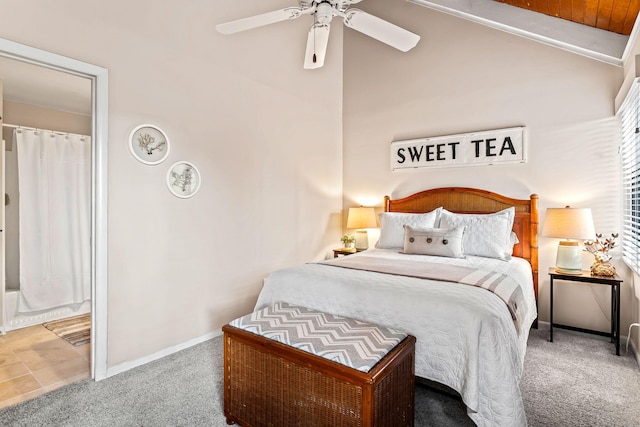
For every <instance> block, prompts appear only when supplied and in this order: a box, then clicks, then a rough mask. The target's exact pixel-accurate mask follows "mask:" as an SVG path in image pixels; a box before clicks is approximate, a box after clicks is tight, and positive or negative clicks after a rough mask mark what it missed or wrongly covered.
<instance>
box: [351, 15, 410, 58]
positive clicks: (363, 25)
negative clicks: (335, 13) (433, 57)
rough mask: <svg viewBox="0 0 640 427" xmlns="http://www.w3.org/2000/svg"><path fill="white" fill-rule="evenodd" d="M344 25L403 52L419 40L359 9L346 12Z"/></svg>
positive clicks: (407, 32)
mask: <svg viewBox="0 0 640 427" xmlns="http://www.w3.org/2000/svg"><path fill="white" fill-rule="evenodd" d="M344 24H345V25H346V26H347V27H349V28H353V29H354V30H356V31H360V32H361V33H363V34H366V35H368V36H369V37H373V38H374V39H376V40H379V41H381V42H382V43H386V44H388V45H389V46H392V47H395V48H396V49H398V50H401V51H403V52H407V51H408V50H410V49H411V48H413V47H414V46H415V45H416V44H418V41H419V40H420V36H419V35H417V34H414V33H412V32H411V31H407V30H405V29H404V28H400V27H398V26H397V25H395V24H392V23H391V22H388V21H385V20H384V19H380V18H378V17H377V16H373V15H370V14H368V13H367V12H364V11H362V10H360V9H349V10H347V11H346V12H345V14H344Z"/></svg>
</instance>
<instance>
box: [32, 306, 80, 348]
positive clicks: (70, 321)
mask: <svg viewBox="0 0 640 427" xmlns="http://www.w3.org/2000/svg"><path fill="white" fill-rule="evenodd" d="M42 326H44V327H45V328H47V329H48V330H50V331H51V332H53V333H54V334H56V335H57V336H59V337H60V338H62V339H63V340H65V341H67V342H68V343H70V344H72V345H75V346H78V345H82V344H86V343H88V342H89V341H91V315H90V314H83V315H81V316H74V317H67V318H66V319H60V320H54V321H52V322H47V323H44V324H43V325H42Z"/></svg>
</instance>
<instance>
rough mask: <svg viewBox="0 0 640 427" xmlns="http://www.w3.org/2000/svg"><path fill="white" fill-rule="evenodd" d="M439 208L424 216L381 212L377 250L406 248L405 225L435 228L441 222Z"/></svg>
mask: <svg viewBox="0 0 640 427" xmlns="http://www.w3.org/2000/svg"><path fill="white" fill-rule="evenodd" d="M441 210H442V208H437V209H434V210H432V211H431V212H427V213H424V214H415V213H402V212H381V213H380V214H379V215H378V218H379V219H380V239H379V240H378V243H376V248H380V249H402V248H403V247H404V225H405V224H407V225H410V226H412V227H422V228H425V227H435V226H436V224H438V221H439V220H440V211H441Z"/></svg>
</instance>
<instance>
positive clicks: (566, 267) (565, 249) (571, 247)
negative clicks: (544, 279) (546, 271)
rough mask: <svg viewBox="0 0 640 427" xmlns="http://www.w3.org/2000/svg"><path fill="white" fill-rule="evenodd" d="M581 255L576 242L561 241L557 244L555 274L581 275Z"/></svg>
mask: <svg viewBox="0 0 640 427" xmlns="http://www.w3.org/2000/svg"><path fill="white" fill-rule="evenodd" d="M581 271H582V254H581V251H580V246H579V244H578V242H577V241H576V240H562V241H560V243H559V244H558V255H557V256H556V272H558V273H562V274H576V275H577V274H582V273H581Z"/></svg>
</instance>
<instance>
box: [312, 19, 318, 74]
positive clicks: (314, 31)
mask: <svg viewBox="0 0 640 427" xmlns="http://www.w3.org/2000/svg"><path fill="white" fill-rule="evenodd" d="M317 17H318V15H317V14H315V13H314V14H313V27H312V28H313V63H314V64H315V63H316V62H317V60H316V24H317V21H316V18H317Z"/></svg>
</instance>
